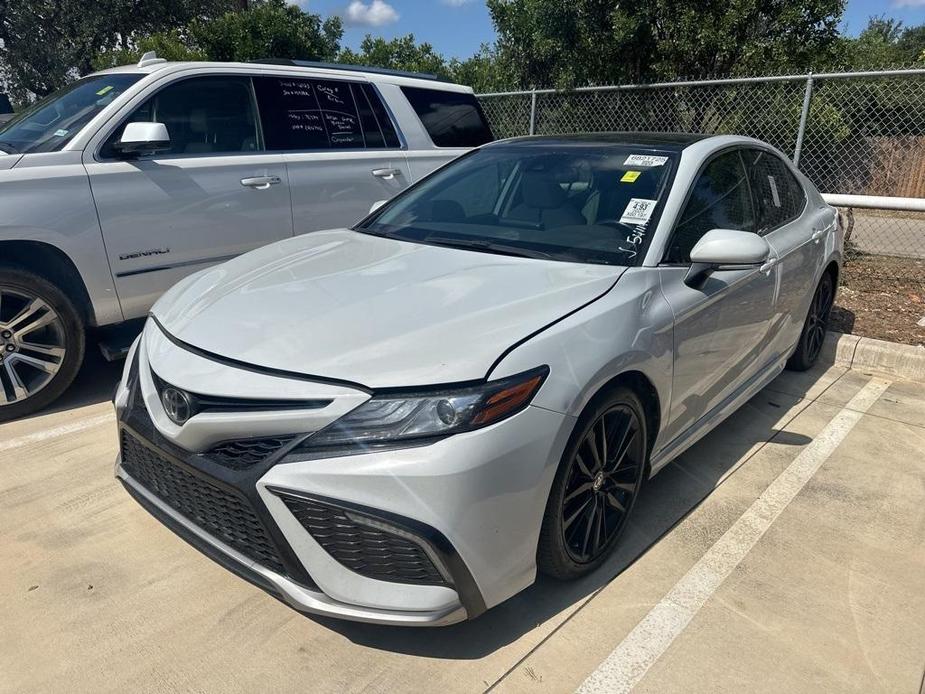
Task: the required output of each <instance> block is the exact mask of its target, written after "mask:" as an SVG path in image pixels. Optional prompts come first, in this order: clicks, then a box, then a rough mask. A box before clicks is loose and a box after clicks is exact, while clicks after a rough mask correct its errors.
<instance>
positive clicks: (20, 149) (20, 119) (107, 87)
mask: <svg viewBox="0 0 925 694" xmlns="http://www.w3.org/2000/svg"><path fill="white" fill-rule="evenodd" d="M142 77H144V75H142V74H126V73H117V74H112V75H93V76H91V77H85V78H83V79H82V80H78V81H77V82H74V83H73V84H69V85H68V86H66V87H64V88H62V89H59V90H58V91H56V92H55V93H54V94H52V95H50V96H48V97H46V98H44V99H42V100H41V101H39V102H37V103H35V104H33V105H32V106H30V107H29V108H27V109H26V110H24V111H23V112H22V113H19V114H17V115H16V117H15V118H13V119H12V120H10V121H9V122H7V123H6V124H4V125H3V126H0V151H3V152H6V153H8V154H16V153H20V154H28V153H30V152H54V151H57V150H59V149H61V148H62V147H64V145H66V144H67V143H68V142H70V140H71V138H73V137H74V136H75V135H76V134H77V133H78V132H80V129H81V128H83V127H84V126H85V125H86V124H87V123H88V122H90V119H92V118H93V117H94V116H95V115H96V114H97V113H99V112H100V111H102V110H103V108H104V107H106V106H108V105H109V104H110V103H111V102H112V101H113V100H114V99H116V98H117V97H118V96H119V95H120V94H121V93H122V92H124V91H125V90H126V89H128V88H129V87H130V86H132V85H133V84H135V82H137V81H138V80H140V79H141V78H142Z"/></svg>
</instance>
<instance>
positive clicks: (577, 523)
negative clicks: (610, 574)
mask: <svg viewBox="0 0 925 694" xmlns="http://www.w3.org/2000/svg"><path fill="white" fill-rule="evenodd" d="M643 412H644V409H643V406H642V403H641V402H640V401H639V398H638V397H637V396H636V394H635V393H633V392H632V391H631V390H629V389H627V388H622V387H620V388H615V389H614V390H613V391H612V392H610V393H609V394H608V395H607V396H606V397H604V398H602V399H601V401H600V402H598V403H597V404H596V405H592V407H591V408H589V410H587V411H585V413H583V414H582V416H581V417H580V418H579V420H578V424H577V425H576V427H575V432H574V433H573V434H572V438H571V439H570V440H569V444H568V446H567V447H566V449H565V452H564V453H563V456H562V461H561V462H560V464H559V469H558V471H557V473H556V478H555V481H554V482H553V485H552V491H551V492H550V494H549V501H548V502H547V505H546V513H545V515H544V517H543V527H542V529H541V531H540V541H539V546H538V549H537V566H538V568H539V570H540V571H542V572H543V573H545V574H547V575H550V576H553V577H555V578H559V579H573V578H578V577H580V576H583V575H585V574H587V573H590V572H591V571H593V570H594V569H596V568H597V567H598V566H600V565H601V564H602V563H603V562H604V560H606V559H607V557H608V556H610V554H611V553H612V552H613V549H614V547H615V546H616V544H617V540H618V539H619V537H620V535H621V534H622V533H623V531H624V529H625V527H626V521H627V518H628V517H629V514H630V511H632V509H633V505H634V503H635V502H636V497H637V496H638V494H639V490H640V487H641V486H642V480H643V475H644V472H645V469H646V455H647V440H648V439H647V436H646V421H645V416H644V414H643Z"/></svg>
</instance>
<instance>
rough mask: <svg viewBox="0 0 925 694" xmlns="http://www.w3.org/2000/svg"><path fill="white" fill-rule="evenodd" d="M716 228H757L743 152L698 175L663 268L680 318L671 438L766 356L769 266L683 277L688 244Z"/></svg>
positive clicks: (772, 288)
mask: <svg viewBox="0 0 925 694" xmlns="http://www.w3.org/2000/svg"><path fill="white" fill-rule="evenodd" d="M711 229H740V230H743V231H752V232H754V231H755V214H754V209H753V205H752V200H751V195H750V192H749V187H748V182H747V180H746V174H745V169H744V167H743V163H742V159H741V156H740V154H739V152H738V150H731V151H726V152H724V153H722V154H720V155H718V156H716V157H714V158H713V159H712V160H711V161H710V162H709V163H708V164H707V165H706V167H705V168H704V169H703V170H702V171H701V173H700V174H699V175H698V178H697V179H696V180H695V182H694V184H693V188H692V190H691V193H690V196H689V198H688V201H687V203H686V205H685V208H684V210H683V212H682V213H681V216H680V217H679V221H678V223H677V224H676V225H675V229H674V231H673V234H672V238H671V241H670V243H669V247H668V250H667V251H666V256H665V262H664V263H663V264H662V266H661V267H660V277H661V285H662V291H663V293H664V295H665V298H666V299H667V301H668V303H669V304H670V305H671V308H672V311H673V312H674V318H675V325H674V377H673V381H672V395H671V413H670V417H669V421H668V422H667V424H666V427H665V439H664V440H665V441H668V442H670V441H672V440H673V439H674V438H675V437H676V436H678V435H679V434H681V433H683V432H685V431H687V430H688V429H690V428H691V427H695V428H696V426H697V425H698V424H699V423H700V422H701V420H703V419H705V418H706V417H708V416H709V415H710V414H711V413H712V412H714V411H716V409H717V408H718V407H720V406H721V405H723V404H724V403H725V402H727V401H728V400H729V399H730V398H732V397H734V396H735V395H737V394H738V393H739V392H740V391H741V390H742V389H743V388H745V387H747V386H748V384H749V383H750V382H751V380H752V379H753V378H755V376H756V374H757V373H758V371H759V369H761V368H762V367H763V366H765V361H766V360H767V357H768V349H767V348H768V345H767V340H768V331H769V327H770V322H771V316H772V315H773V312H774V303H775V296H776V284H777V275H776V272H775V269H774V267H773V265H772V264H768V265H766V266H764V267H762V268H748V269H736V270H716V271H713V272H712V273H711V274H710V275H709V276H708V277H707V279H706V281H705V282H703V284H700V285H697V286H695V287H690V286H688V285H686V284H685V283H684V277H685V276H686V275H687V272H688V269H689V267H690V252H691V249H693V247H694V245H695V244H696V243H697V241H698V240H700V238H701V237H702V236H703V235H704V234H705V233H706V232H708V231H710V230H711Z"/></svg>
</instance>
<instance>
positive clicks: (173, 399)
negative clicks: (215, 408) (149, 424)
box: [161, 387, 193, 426]
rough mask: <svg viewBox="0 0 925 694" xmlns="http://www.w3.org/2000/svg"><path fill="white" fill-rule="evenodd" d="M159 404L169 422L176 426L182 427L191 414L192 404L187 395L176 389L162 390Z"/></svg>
mask: <svg viewBox="0 0 925 694" xmlns="http://www.w3.org/2000/svg"><path fill="white" fill-rule="evenodd" d="M161 404H162V405H163V406H164V412H166V413H167V416H168V417H170V421H171V422H173V423H174V424H176V425H178V426H183V425H184V424H185V423H186V420H187V419H189V418H190V415H192V413H193V403H192V402H190V398H189V395H187V394H186V393H184V392H183V391H182V390H177V389H176V388H171V387H167V388H164V390H163V391H162V392H161Z"/></svg>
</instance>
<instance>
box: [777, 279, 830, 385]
mask: <svg viewBox="0 0 925 694" xmlns="http://www.w3.org/2000/svg"><path fill="white" fill-rule="evenodd" d="M834 299H835V284H834V283H833V282H832V275H831V274H830V273H828V272H826V273H825V274H824V275H823V276H822V279H821V280H819V285H818V286H817V287H816V293H815V294H813V300H812V303H810V305H809V313H808V314H807V316H806V322H805V323H803V331H802V332H801V333H800V341H799V342H798V343H797V348H796V351H795V352H794V353H793V355H792V356H791V357H790V359H789V360H787V368H788V369H791V370H793V371H806V370H808V369H810V368H812V366H813V364H815V363H816V360H817V359H819V355H820V354H821V353H822V345H823V343H824V342H825V334H826V332H827V331H828V328H829V315H830V314H831V313H832V304H833V302H834Z"/></svg>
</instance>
